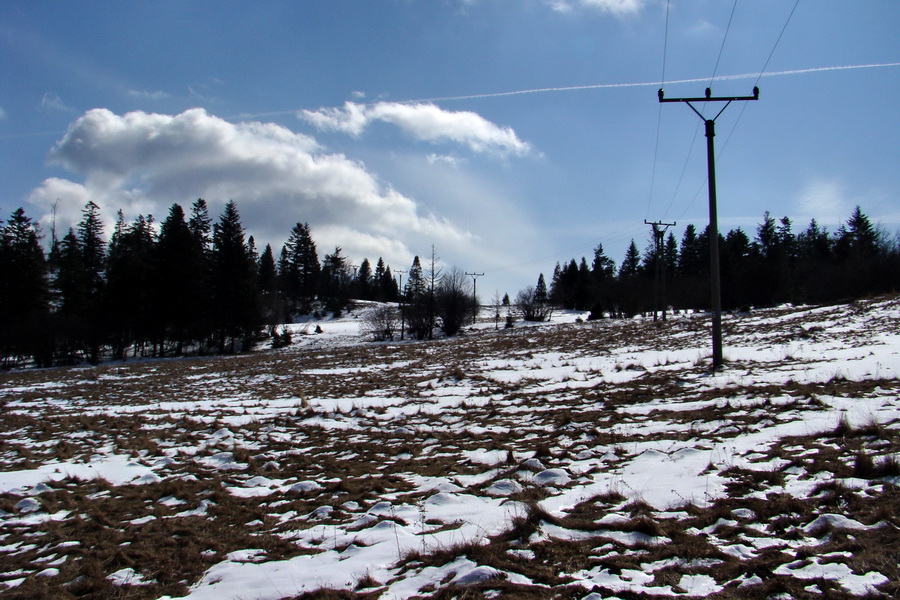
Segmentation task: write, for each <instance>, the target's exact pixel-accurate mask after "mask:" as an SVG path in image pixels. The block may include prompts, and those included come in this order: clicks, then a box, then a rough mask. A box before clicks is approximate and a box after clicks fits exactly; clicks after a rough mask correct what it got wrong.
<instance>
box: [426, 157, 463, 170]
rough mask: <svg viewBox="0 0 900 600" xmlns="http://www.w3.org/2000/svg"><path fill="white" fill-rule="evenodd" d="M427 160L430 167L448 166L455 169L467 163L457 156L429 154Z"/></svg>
mask: <svg viewBox="0 0 900 600" xmlns="http://www.w3.org/2000/svg"><path fill="white" fill-rule="evenodd" d="M425 160H427V161H428V164H430V165H447V166H449V167H452V168H454V169H458V168H459V167H460V166H462V165H464V164H465V163H466V159H464V158H457V157H456V156H449V155H443V154H429V155H428V156H426V157H425Z"/></svg>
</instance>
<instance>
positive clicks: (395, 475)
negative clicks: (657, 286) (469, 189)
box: [0, 298, 900, 600]
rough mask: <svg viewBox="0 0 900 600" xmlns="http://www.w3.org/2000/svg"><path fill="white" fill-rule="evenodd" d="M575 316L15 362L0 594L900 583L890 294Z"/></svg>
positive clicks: (351, 329) (3, 395)
mask: <svg viewBox="0 0 900 600" xmlns="http://www.w3.org/2000/svg"><path fill="white" fill-rule="evenodd" d="M356 316H358V315H356ZM576 316H577V315H574V314H565V315H562V316H561V317H560V318H559V319H558V320H557V321H556V322H554V323H550V324H545V325H541V326H533V327H524V326H522V327H518V328H516V329H514V330H501V331H494V329H493V325H492V324H487V323H483V324H480V326H479V328H478V329H475V330H470V331H467V332H466V335H464V336H462V337H459V338H456V339H446V340H437V341H434V342H427V343H390V344H374V343H368V342H366V341H364V340H363V339H362V338H361V337H360V335H359V333H358V331H359V320H358V319H356V318H355V317H354V316H353V315H351V316H349V317H348V318H346V319H344V320H342V321H337V322H326V323H322V324H321V327H322V329H323V333H321V334H318V335H316V334H310V335H303V334H302V333H301V330H304V331H309V326H302V325H297V326H294V327H295V330H296V331H295V335H294V342H295V343H294V344H293V345H292V346H290V347H287V348H284V349H281V350H276V351H264V352H258V353H255V354H251V355H244V356H235V357H228V358H208V359H184V360H168V361H144V362H126V363H117V364H109V365H104V366H100V367H93V368H78V369H49V370H31V371H24V372H16V373H7V374H4V375H3V378H2V381H0V402H2V411H3V419H2V425H0V493H2V495H0V564H2V565H3V566H2V571H3V572H2V573H0V590H2V591H0V597H8V598H162V597H165V598H190V599H191V600H203V599H223V598H241V599H244V600H249V599H251V598H252V599H270V600H280V599H283V598H294V597H303V598H317V597H318V598H382V599H401V598H419V597H421V598H454V597H458V598H577V599H583V600H588V599H590V600H598V599H600V598H621V599H623V600H625V599H634V598H651V597H659V596H679V597H687V598H702V597H710V598H770V597H776V598H779V597H780V598H843V597H859V596H865V595H870V596H872V597H878V596H883V597H897V596H898V595H900V567H898V564H900V536H898V527H900V491H898V487H897V486H898V484H900V463H898V460H897V455H898V453H900V382H898V374H900V327H898V323H900V299H897V298H887V299H885V298H882V299H875V300H866V301H860V302H856V303H853V304H850V305H842V306H830V307H815V308H813V307H799V308H796V307H782V308H777V309H771V310H763V311H756V312H753V313H751V314H741V315H728V316H726V317H725V319H724V331H725V345H726V347H725V357H726V361H727V364H726V367H725V368H724V369H723V370H721V371H720V372H717V373H711V372H710V370H709V360H708V358H707V357H708V355H709V348H708V346H709V333H708V326H709V323H708V320H707V319H705V318H703V317H701V316H678V317H675V318H672V319H670V320H669V321H668V322H665V323H663V322H659V323H652V322H649V321H643V320H628V321H605V322H590V323H582V322H578V321H576V318H575V317H576ZM327 589H330V590H333V591H330V592H329V591H323V590H327ZM317 590H318V592H316V591H317ZM313 592H316V593H313Z"/></svg>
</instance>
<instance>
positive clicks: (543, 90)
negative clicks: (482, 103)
mask: <svg viewBox="0 0 900 600" xmlns="http://www.w3.org/2000/svg"><path fill="white" fill-rule="evenodd" d="M886 67H900V62H889V63H874V64H868V65H839V66H834V67H811V68H808V69H792V70H789V71H772V72H770V73H765V72H764V73H762V75H760V73H741V74H740V75H717V76H716V77H715V78H713V81H735V80H740V79H757V78H759V77H782V76H785V75H802V74H804V73H821V72H825V71H853V70H857V69H883V68H886ZM663 83H664V84H666V85H674V84H678V83H709V78H708V77H693V78H691V79H674V80H672V81H666V82H663ZM659 85H660V82H659V81H639V82H631V83H594V84H588V85H570V86H562V87H543V88H532V89H528V90H513V91H509V92H491V93H487V94H467V95H464V96H440V97H434V98H418V99H413V100H394V101H393V102H394V103H395V104H417V103H420V102H450V101H453V100H476V99H480V98H503V97H505V96H524V95H526V94H546V93H548V92H577V91H583V90H605V89H614V88H632V87H658V86H659ZM375 104H378V103H377V102H369V103H365V105H366V106H374V105H375ZM300 110H301V109H294V110H279V111H273V112H265V113H242V114H239V115H234V116H232V117H225V119H226V120H245V119H259V118H265V117H279V116H283V115H291V114H296V113H297V112H299V111H300Z"/></svg>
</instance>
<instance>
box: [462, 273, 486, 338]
mask: <svg viewBox="0 0 900 600" xmlns="http://www.w3.org/2000/svg"><path fill="white" fill-rule="evenodd" d="M466 275H468V276H469V277H471V278H472V325H474V324H475V323H476V322H477V320H478V294H477V291H478V288H476V287H475V280H476V279H478V278H479V277H484V273H466Z"/></svg>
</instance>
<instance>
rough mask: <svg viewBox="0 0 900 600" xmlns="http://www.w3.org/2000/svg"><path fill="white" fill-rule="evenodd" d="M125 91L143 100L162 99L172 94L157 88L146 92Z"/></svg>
mask: <svg viewBox="0 0 900 600" xmlns="http://www.w3.org/2000/svg"><path fill="white" fill-rule="evenodd" d="M125 93H126V94H128V95H129V96H132V97H134V98H141V99H144V100H164V99H166V98H171V97H172V94H169V93H168V92H163V91H162V90H157V91H155V92H148V91H146V90H128V91H127V92H125Z"/></svg>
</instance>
